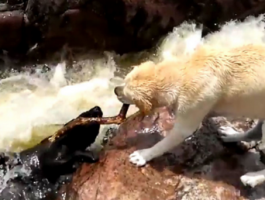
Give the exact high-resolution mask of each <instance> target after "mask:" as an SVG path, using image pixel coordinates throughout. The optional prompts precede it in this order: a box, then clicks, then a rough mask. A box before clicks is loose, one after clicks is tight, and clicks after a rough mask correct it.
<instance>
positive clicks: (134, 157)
mask: <svg viewBox="0 0 265 200" xmlns="http://www.w3.org/2000/svg"><path fill="white" fill-rule="evenodd" d="M129 157H130V162H131V163H133V164H135V165H136V166H138V167H141V166H144V165H146V162H147V161H146V160H145V158H144V157H143V156H142V155H141V153H140V151H135V152H133V153H132V154H131V155H130V156H129Z"/></svg>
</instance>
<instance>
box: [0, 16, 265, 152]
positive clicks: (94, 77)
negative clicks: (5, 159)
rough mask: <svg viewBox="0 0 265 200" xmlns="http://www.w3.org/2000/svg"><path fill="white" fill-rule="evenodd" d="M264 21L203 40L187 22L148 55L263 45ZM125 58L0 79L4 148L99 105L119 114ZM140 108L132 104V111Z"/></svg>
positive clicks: (18, 146)
mask: <svg viewBox="0 0 265 200" xmlns="http://www.w3.org/2000/svg"><path fill="white" fill-rule="evenodd" d="M262 19H263V18H262V17H259V18H249V19H248V20H246V21H245V22H243V23H236V22H229V23H227V24H226V25H224V26H223V27H222V29H221V30H220V31H219V32H216V33H214V34H212V35H209V36H208V37H206V38H204V39H202V38H201V30H200V29H195V25H194V24H187V23H183V24H182V25H181V26H179V27H176V28H175V29H174V30H173V31H172V32H171V33H169V35H168V36H167V37H165V39H164V40H163V41H162V42H161V44H160V45H159V46H158V48H157V51H156V52H155V53H154V54H152V55H149V57H148V59H153V60H156V61H158V60H162V59H170V57H171V56H176V57H177V58H179V59H181V57H182V56H183V55H185V54H188V53H191V52H192V51H193V49H194V48H195V47H196V46H197V45H199V44H201V45H209V46H213V47H214V46H216V47H221V48H231V47H235V46H238V45H242V44H247V43H263V42H264V38H265V37H264V36H265V31H264V28H265V24H264V22H262ZM122 58H123V57H119V56H118V55H115V54H111V53H106V56H105V57H102V58H97V59H90V60H83V61H78V62H77V63H76V64H75V67H74V68H73V69H67V70H66V67H65V64H64V62H62V63H58V64H57V65H55V66H49V68H50V70H45V67H43V65H40V66H37V68H36V69H35V70H34V72H32V70H25V71H23V72H20V73H18V72H16V71H11V72H9V73H8V74H7V75H6V77H5V78H3V79H1V80H0V113H1V115H0V127H1V128H0V130H1V133H0V149H3V150H8V151H20V150H22V149H25V148H27V147H30V146H32V145H34V144H36V143H37V142H38V141H40V140H41V139H43V138H44V137H46V136H48V135H51V134H52V133H53V132H54V131H55V130H57V129H58V128H60V127H61V124H63V123H66V122H67V121H69V120H71V119H72V118H75V117H76V116H77V115H79V114H80V113H81V112H83V111H85V110H88V109H89V108H91V107H93V106H95V105H99V106H100V107H101V108H102V110H103V112H104V116H112V115H116V114H117V113H118V111H119V109H120V107H121V105H122V104H121V103H120V102H119V101H118V100H117V99H116V97H115V95H114V92H113V88H114V87H115V86H116V85H118V84H120V83H122V77H119V76H117V75H115V74H116V72H117V71H118V72H122V73H119V74H122V75H123V76H124V75H125V74H126V73H127V72H128V71H129V70H130V68H128V67H126V69H124V68H125V67H124V66H123V65H122V64H120V63H122V62H117V61H119V59H120V60H121V59H122ZM128 62H130V60H129V61H128ZM117 63H119V64H117ZM176 67H177V66H176ZM136 110H137V109H136V108H135V107H132V108H130V111H129V114H130V113H133V112H135V111H136ZM104 130H106V129H104ZM102 131H103V130H102Z"/></svg>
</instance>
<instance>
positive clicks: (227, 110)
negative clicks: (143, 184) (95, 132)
mask: <svg viewBox="0 0 265 200" xmlns="http://www.w3.org/2000/svg"><path fill="white" fill-rule="evenodd" d="M115 93H116V95H117V97H118V99H119V100H120V101H121V102H123V103H126V104H135V105H136V106H137V107H138V108H139V109H140V111H142V112H143V113H145V114H148V113H149V112H150V111H151V110H152V109H153V108H155V107H161V106H170V107H171V108H172V107H173V109H174V110H175V114H176V123H175V125H174V127H173V129H172V130H170V132H169V133H168V134H167V137H165V138H164V139H163V140H161V141H160V142H158V143H157V144H156V145H154V146H153V147H151V148H148V149H142V150H138V151H135V152H133V153H132V154H131V155H130V162H132V163H134V164H135V165H137V166H143V165H145V164H146V163H147V162H148V161H150V160H152V159H153V158H156V157H158V156H161V155H162V154H164V153H166V152H168V151H169V150H171V149H173V148H174V147H176V146H177V145H179V144H180V143H182V142H183V141H184V140H185V138H187V137H189V136H190V135H191V134H192V133H193V132H194V131H195V130H196V129H197V127H198V126H199V125H200V123H201V122H202V120H203V119H204V117H205V116H206V115H207V114H209V113H211V112H214V113H218V115H222V116H232V117H233V116H235V117H238V116H240V117H242V116H243V117H249V118H253V119H256V118H258V119H260V120H261V121H260V123H259V124H258V126H259V127H260V128H259V127H256V129H255V128H254V129H253V130H251V131H250V133H251V134H252V135H253V133H255V134H256V132H257V130H259V132H261V130H260V129H262V133H263V135H264V132H265V125H264V123H263V120H264V119H265V46H263V45H245V46H241V47H237V48H233V49H230V50H223V49H211V48H205V47H200V48H198V49H197V50H196V51H195V52H194V54H192V55H191V56H187V57H185V58H184V59H183V60H174V59H172V60H168V61H162V62H161V63H159V64H155V63H153V62H150V61H149V62H144V63H142V64H140V65H139V66H136V67H134V68H133V70H132V71H131V72H130V73H129V74H128V75H127V76H126V78H125V85H124V86H118V87H116V88H115ZM220 131H221V133H222V135H223V140H224V141H228V142H229V141H235V140H239V139H242V138H240V137H238V133H237V132H236V131H235V130H232V129H231V128H226V127H223V128H221V129H220ZM251 134H250V135H251ZM255 134H254V135H255ZM256 135H259V137H260V136H261V135H262V134H261V133H258V134H256ZM234 136H236V137H234ZM243 139H244V138H243ZM241 181H242V182H243V183H244V184H245V185H250V186H252V187H254V186H256V185H258V184H260V183H262V182H264V181H265V170H262V171H258V172H251V173H247V174H245V175H243V176H242V177H241Z"/></svg>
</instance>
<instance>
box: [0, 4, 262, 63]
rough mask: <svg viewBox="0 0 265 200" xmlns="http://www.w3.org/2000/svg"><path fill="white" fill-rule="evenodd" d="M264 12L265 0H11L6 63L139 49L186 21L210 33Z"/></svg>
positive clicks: (0, 43)
mask: <svg viewBox="0 0 265 200" xmlns="http://www.w3.org/2000/svg"><path fill="white" fill-rule="evenodd" d="M264 11H265V3H264V2H263V1H255V0H244V1H237V0H214V1H213V0H194V1H191V0H176V1H172V0H156V1H153V0H132V1H131V0H91V1H85V0H74V1H67V0H12V1H10V0H9V1H7V2H6V3H0V30H1V38H0V49H1V50H5V51H7V52H6V53H5V52H2V57H3V58H2V62H6V59H7V58H6V57H9V58H12V60H14V59H16V60H18V61H20V62H22V61H27V60H33V61H34V62H36V61H41V60H42V59H45V58H47V57H49V59H50V60H51V55H53V57H54V58H57V59H60V56H61V51H60V50H62V49H65V50H66V52H68V51H69V52H68V53H67V54H69V55H71V53H72V54H73V55H77V54H78V53H82V52H86V51H87V50H99V51H106V50H107V51H116V52H117V53H121V54H122V53H127V52H135V51H140V50H144V49H148V48H151V47H153V46H154V45H155V44H156V42H157V41H158V40H159V39H160V38H161V37H162V36H164V35H165V34H167V33H168V32H169V31H171V30H172V29H173V27H175V26H178V25H179V24H180V23H182V22H183V21H185V20H193V21H195V22H197V23H202V24H203V25H204V32H205V33H203V34H207V33H208V32H209V31H214V30H217V29H218V27H217V25H219V24H222V23H223V22H225V21H227V20H230V19H240V20H241V19H244V18H245V17H247V16H249V15H258V14H261V13H263V12H264ZM65 47H67V48H65ZM58 51H59V52H60V55H57V54H55V53H56V52H58ZM70 52H71V53H70ZM67 57H71V56H67Z"/></svg>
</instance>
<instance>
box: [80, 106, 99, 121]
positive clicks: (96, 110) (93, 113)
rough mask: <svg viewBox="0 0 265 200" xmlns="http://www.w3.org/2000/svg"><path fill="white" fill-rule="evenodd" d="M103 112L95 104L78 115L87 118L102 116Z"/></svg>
mask: <svg viewBox="0 0 265 200" xmlns="http://www.w3.org/2000/svg"><path fill="white" fill-rule="evenodd" d="M102 116H103V112H102V110H101V108H100V107H99V106H95V107H94V108H91V109H90V110H89V111H86V112H83V113H82V114H80V115H79V116H78V117H84V118H89V117H102Z"/></svg>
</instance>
